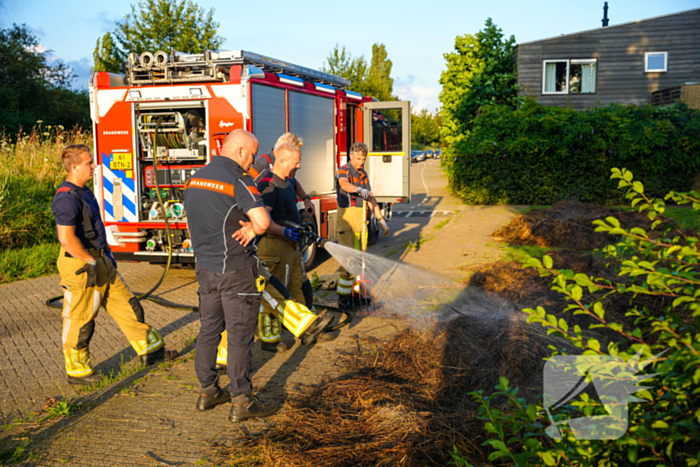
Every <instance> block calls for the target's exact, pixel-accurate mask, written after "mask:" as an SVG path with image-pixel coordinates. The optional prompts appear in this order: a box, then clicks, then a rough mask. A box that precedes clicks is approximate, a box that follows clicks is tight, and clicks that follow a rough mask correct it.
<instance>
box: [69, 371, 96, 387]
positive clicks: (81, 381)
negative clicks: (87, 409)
mask: <svg viewBox="0 0 700 467" xmlns="http://www.w3.org/2000/svg"><path fill="white" fill-rule="evenodd" d="M66 380H67V381H68V382H69V383H70V384H78V385H81V386H89V385H91V384H93V383H99V382H100V381H102V375H100V374H97V373H93V374H91V375H88V376H83V377H80V378H78V377H77V376H71V375H66Z"/></svg>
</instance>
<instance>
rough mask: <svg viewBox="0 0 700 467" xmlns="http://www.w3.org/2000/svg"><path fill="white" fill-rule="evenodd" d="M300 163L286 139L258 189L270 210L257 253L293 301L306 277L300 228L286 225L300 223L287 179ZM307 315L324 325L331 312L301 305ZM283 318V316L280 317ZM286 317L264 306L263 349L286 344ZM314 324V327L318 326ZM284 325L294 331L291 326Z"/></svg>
mask: <svg viewBox="0 0 700 467" xmlns="http://www.w3.org/2000/svg"><path fill="white" fill-rule="evenodd" d="M300 167H301V151H300V150H299V148H298V147H297V146H295V145H294V144H289V143H285V144H282V145H280V146H279V147H278V148H277V150H276V151H275V163H274V165H273V166H272V168H271V170H270V171H269V172H268V173H266V174H262V178H261V179H260V182H259V183H258V190H259V191H260V195H261V196H262V199H263V202H264V203H265V208H266V209H267V210H268V212H269V213H270V217H271V219H272V221H271V222H270V228H268V229H267V232H266V233H265V235H264V236H263V237H262V238H261V239H260V243H259V244H258V257H259V258H260V260H261V261H262V262H263V263H264V264H265V266H266V267H267V269H268V271H269V272H270V274H271V275H273V276H275V277H277V278H278V279H279V280H280V281H281V282H282V283H283V284H284V286H285V288H286V289H287V290H288V291H289V293H290V295H291V296H292V298H293V299H294V301H295V302H297V303H296V304H297V305H299V304H301V303H304V302H305V297H304V293H303V291H302V283H303V282H304V280H305V279H306V277H305V276H306V275H305V274H304V268H303V265H302V256H301V251H300V250H299V248H298V246H297V243H298V242H299V240H301V232H299V231H297V230H295V229H293V228H290V227H285V226H284V224H285V222H286V221H291V222H293V223H294V224H297V225H298V224H300V223H301V218H300V216H299V209H298V208H297V196H296V192H295V190H294V186H293V185H292V183H291V181H290V176H291V174H292V172H293V171H294V170H296V169H299V168H300ZM304 310H306V313H304V314H305V315H306V316H307V317H308V319H313V320H318V321H319V322H318V323H316V324H317V326H321V328H322V329H323V328H325V327H326V325H328V323H330V321H331V320H332V316H330V315H325V316H321V317H316V315H314V314H313V313H310V312H309V311H308V308H306V307H304ZM280 318H282V319H280ZM286 321H287V317H286V316H283V314H282V315H280V311H279V310H278V309H277V308H276V307H267V306H265V307H264V309H263V311H262V313H261V316H260V319H259V322H258V323H259V324H258V326H259V327H258V331H259V336H260V340H261V341H262V348H263V350H267V351H269V352H284V351H286V350H287V346H286V345H285V344H284V343H283V342H282V341H281V339H282V329H281V325H280V322H282V323H285V324H286ZM317 326H314V327H317ZM285 327H287V328H288V329H289V330H290V331H291V332H292V333H293V334H295V335H296V333H295V329H294V328H289V326H285Z"/></svg>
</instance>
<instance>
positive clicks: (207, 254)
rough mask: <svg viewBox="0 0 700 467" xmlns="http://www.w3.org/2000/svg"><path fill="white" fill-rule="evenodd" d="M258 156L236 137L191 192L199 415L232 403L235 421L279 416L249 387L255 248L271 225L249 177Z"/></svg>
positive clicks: (256, 303) (247, 139)
mask: <svg viewBox="0 0 700 467" xmlns="http://www.w3.org/2000/svg"><path fill="white" fill-rule="evenodd" d="M257 150H258V141H257V139H256V138H255V136H253V135H252V134H251V133H249V132H247V131H245V130H242V129H239V130H234V131H232V132H231V133H230V134H229V135H228V136H227V137H226V140H225V141H224V144H223V148H222V155H221V156H213V157H212V158H211V161H210V162H209V164H207V165H206V166H205V167H203V168H202V169H200V170H199V171H197V173H195V175H194V176H193V177H192V178H190V179H189V180H188V181H187V183H186V185H185V208H186V210H187V213H188V228H189V231H190V235H191V238H192V247H193V250H194V254H195V258H196V259H197V263H196V268H195V272H196V274H197V281H198V282H199V313H200V321H201V327H200V331H199V337H198V339H197V348H196V352H195V372H196V374H197V379H198V380H199V384H200V387H201V391H200V396H199V399H198V401H197V405H196V408H197V409H198V410H208V409H211V408H213V407H215V406H216V405H219V404H223V403H225V402H228V401H229V400H230V401H231V412H230V414H229V417H228V418H229V420H230V421H232V422H240V421H243V420H246V419H249V418H254V417H264V416H268V415H270V414H272V413H274V412H275V411H276V409H277V408H276V407H275V406H274V405H273V404H270V403H263V402H261V401H260V400H258V399H257V397H256V396H255V395H254V394H253V386H252V383H251V380H250V364H251V349H252V347H253V341H254V337H255V325H256V323H257V318H258V311H259V308H260V297H261V292H262V288H261V287H260V285H261V283H260V279H259V275H258V258H257V257H256V255H255V251H254V248H253V247H252V246H250V247H249V246H248V245H249V242H250V240H252V239H253V238H255V236H256V235H262V234H264V233H265V231H266V230H267V228H268V227H269V225H270V217H269V215H268V213H267V210H266V209H265V206H264V204H263V202H262V199H261V198H260V194H259V192H258V190H257V188H256V187H255V183H254V182H253V178H252V177H251V176H250V175H249V174H248V173H247V172H246V170H248V168H249V167H250V165H251V164H252V163H253V157H254V156H255V153H256V152H257ZM240 239H243V240H244V241H242V242H240V241H239V240H240ZM224 329H226V331H227V340H228V350H229V352H228V355H227V373H228V376H229V379H230V381H231V382H230V386H229V390H226V389H222V388H220V387H219V384H218V382H219V375H218V373H217V370H216V353H217V347H218V346H219V342H220V341H221V333H222V332H223V331H224Z"/></svg>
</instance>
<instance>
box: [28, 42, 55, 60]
mask: <svg viewBox="0 0 700 467" xmlns="http://www.w3.org/2000/svg"><path fill="white" fill-rule="evenodd" d="M24 50H26V51H27V52H31V53H34V54H43V53H46V52H48V51H49V48H48V47H46V46H45V45H44V44H37V45H33V46H31V47H25V48H24ZM47 58H48V57H47Z"/></svg>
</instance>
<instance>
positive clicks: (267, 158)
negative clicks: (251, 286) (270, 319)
mask: <svg viewBox="0 0 700 467" xmlns="http://www.w3.org/2000/svg"><path fill="white" fill-rule="evenodd" d="M285 143H290V144H293V145H294V146H296V147H297V148H299V150H300V151H301V149H302V148H303V147H304V140H303V139H302V138H301V136H297V135H295V134H294V133H285V134H283V135H282V136H280V137H279V138H277V142H276V143H275V147H274V149H273V150H272V151H270V153H269V154H262V155H260V156H257V157H256V158H255V162H254V163H253V166H252V167H251V168H250V173H251V175H253V178H255V183H259V182H260V180H261V179H262V177H263V175H265V174H266V173H267V172H268V171H270V170H271V168H272V166H273V165H274V164H275V151H276V150H277V149H278V148H279V147H280V146H281V145H282V144H285ZM290 181H291V183H292V185H293V186H294V191H295V192H296V194H297V198H298V199H301V200H303V201H304V208H305V209H306V210H308V211H309V213H311V215H312V216H313V215H314V212H315V209H314V204H313V203H312V202H311V197H310V196H309V195H307V194H306V191H305V190H304V187H302V186H301V183H299V181H298V180H297V179H296V170H295V171H294V172H293V173H292V174H291V176H290ZM304 276H306V271H305V272H304ZM301 290H302V292H304V298H305V301H306V307H307V308H312V307H313V303H314V291H313V287H312V286H311V281H309V280H308V278H307V279H306V280H304V282H303V283H302V284H301Z"/></svg>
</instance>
